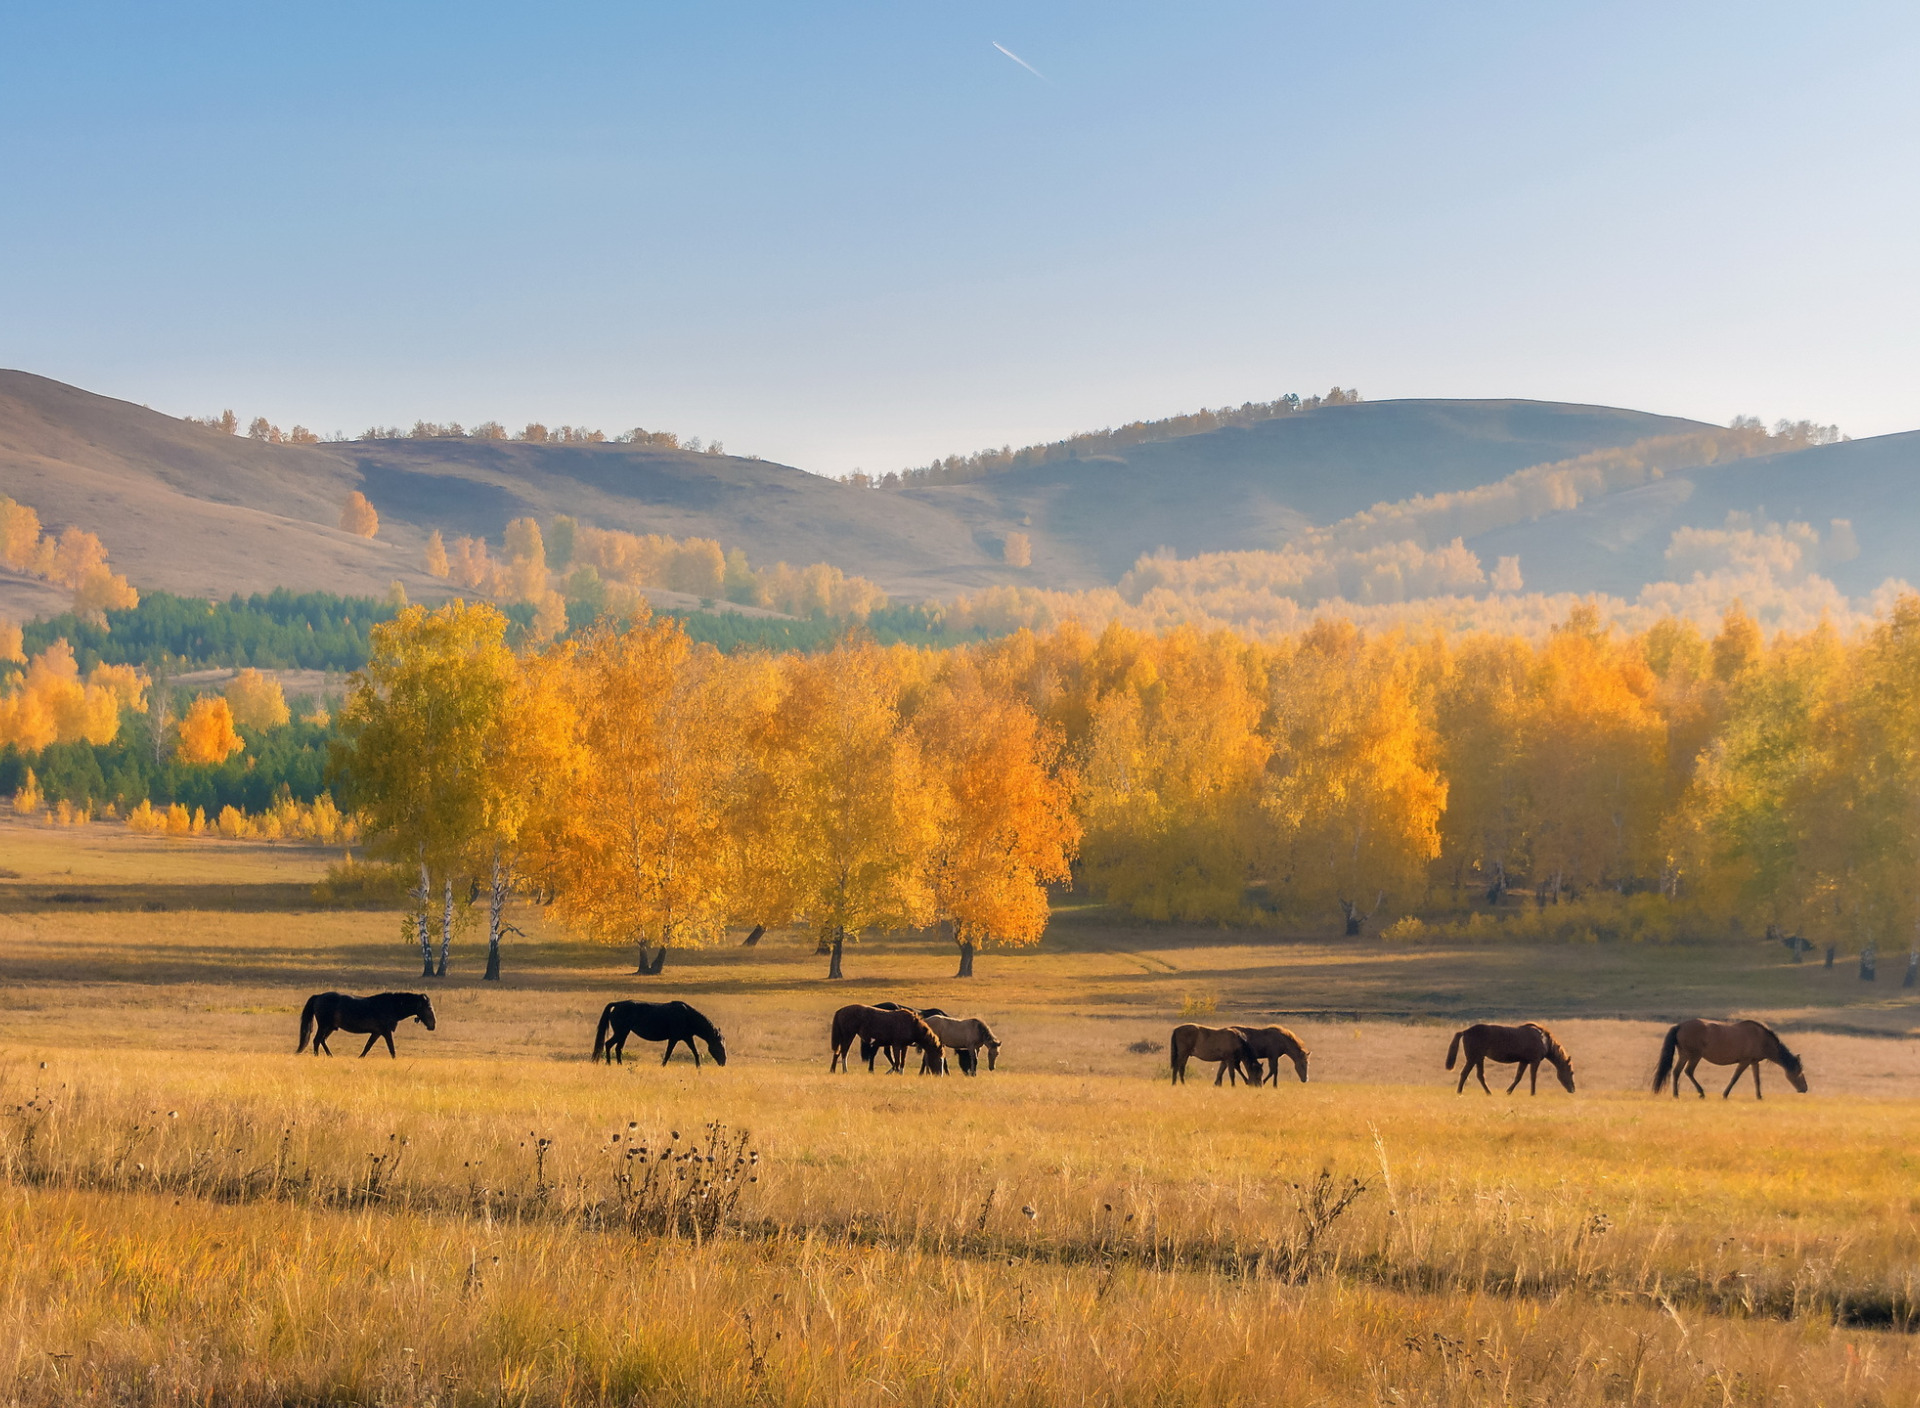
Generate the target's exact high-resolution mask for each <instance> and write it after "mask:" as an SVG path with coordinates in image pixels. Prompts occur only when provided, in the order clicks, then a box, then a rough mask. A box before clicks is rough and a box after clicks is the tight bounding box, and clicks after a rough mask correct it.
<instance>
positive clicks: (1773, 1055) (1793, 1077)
mask: <svg viewBox="0 0 1920 1408" xmlns="http://www.w3.org/2000/svg"><path fill="white" fill-rule="evenodd" d="M1702 1061H1705V1062H1707V1063H1708V1064H1709V1065H1714V1066H1732V1067H1734V1068H1735V1069H1734V1072H1733V1079H1732V1080H1730V1081H1728V1082H1727V1088H1726V1089H1725V1090H1724V1091H1722V1092H1721V1093H1720V1098H1721V1099H1722V1100H1724V1099H1726V1098H1727V1097H1728V1096H1729V1095H1732V1094H1733V1088H1734V1087H1735V1086H1736V1085H1738V1084H1740V1077H1741V1076H1743V1075H1745V1074H1746V1073H1747V1069H1748V1068H1749V1067H1751V1068H1752V1069H1753V1098H1754V1099H1756V1100H1758V1099H1759V1098H1760V1063H1761V1062H1762V1061H1772V1062H1773V1063H1774V1064H1776V1065H1777V1066H1779V1067H1780V1069H1781V1070H1783V1071H1785V1072H1786V1073H1787V1079H1788V1080H1789V1081H1790V1082H1792V1084H1793V1088H1794V1089H1795V1090H1797V1091H1799V1092H1800V1093H1801V1094H1802V1095H1805V1094H1806V1093H1807V1073H1806V1072H1805V1071H1804V1070H1803V1069H1802V1068H1801V1065H1800V1058H1799V1057H1798V1056H1796V1055H1794V1054H1793V1053H1792V1052H1791V1051H1789V1050H1787V1045H1786V1043H1785V1042H1783V1041H1781V1040H1780V1038H1779V1037H1777V1036H1775V1035H1774V1034H1773V1028H1771V1027H1769V1026H1767V1025H1766V1024H1765V1023H1763V1022H1754V1021H1745V1022H1709V1021H1707V1020H1706V1019H1705V1018H1703V1017H1694V1018H1692V1019H1690V1020H1688V1021H1685V1022H1680V1023H1678V1024H1676V1025H1674V1026H1672V1027H1669V1028H1668V1029H1667V1037H1666V1040H1665V1041H1663V1042H1662V1043H1661V1044H1660V1069H1659V1070H1658V1071H1657V1072H1656V1073H1655V1074H1654V1077H1653V1089H1654V1093H1655V1094H1658V1093H1659V1092H1660V1090H1661V1089H1662V1088H1663V1087H1665V1085H1666V1083H1667V1077H1668V1076H1672V1077H1673V1093H1674V1096H1675V1097H1676V1098H1678V1096H1679V1094H1680V1077H1681V1076H1683V1075H1684V1076H1685V1077H1686V1078H1687V1079H1688V1080H1690V1081H1693V1088H1694V1089H1695V1090H1697V1091H1699V1092H1700V1098H1701V1099H1702V1100H1704V1099H1706V1098H1707V1092H1706V1089H1705V1088H1704V1087H1703V1086H1702V1085H1701V1084H1700V1082H1699V1081H1698V1080H1695V1079H1694V1075H1693V1073H1694V1070H1695V1069H1696V1068H1697V1067H1698V1066H1699V1064H1700V1063H1701V1062H1702Z"/></svg>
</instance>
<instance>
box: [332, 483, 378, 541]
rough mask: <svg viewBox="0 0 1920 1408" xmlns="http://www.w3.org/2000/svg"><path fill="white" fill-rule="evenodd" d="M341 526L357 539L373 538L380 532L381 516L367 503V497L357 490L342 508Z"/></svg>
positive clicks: (349, 495) (350, 494) (348, 497)
mask: <svg viewBox="0 0 1920 1408" xmlns="http://www.w3.org/2000/svg"><path fill="white" fill-rule="evenodd" d="M340 526H341V528H342V529H344V530H345V531H347V532H349V533H352V534H354V535H355V536H357V537H361V538H371V537H372V536H373V535H374V534H376V533H378V532H379V531H380V515H379V514H378V513H377V512H375V511H374V507H373V505H372V504H370V503H368V502H367V496H366V495H365V494H363V493H361V492H360V491H359V490H358V489H355V490H353V491H352V492H351V493H349V494H348V495H347V501H346V503H345V504H344V505H342V506H341V509H340Z"/></svg>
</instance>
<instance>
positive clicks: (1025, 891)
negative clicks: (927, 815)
mask: <svg viewBox="0 0 1920 1408" xmlns="http://www.w3.org/2000/svg"><path fill="white" fill-rule="evenodd" d="M914 726H915V731H916V732H917V733H918V735H919V737H920V740H921V743H922V747H923V750H924V752H925V756H926V760H927V765H928V769H929V772H930V773H931V774H932V778H933V780H934V782H935V784H936V785H937V786H938V788H939V793H940V796H939V809H938V819H939V829H938V834H937V839H936V840H935V842H934V846H933V851H932V855H931V862H930V865H929V867H928V875H929V878H930V880H931V882H932V885H933V894H934V904H935V907H936V910H937V912H938V914H939V917H940V918H942V919H944V920H946V921H947V923H948V924H949V925H951V926H952V932H953V940H954V942H955V943H956V944H957V945H959V948H960V971H959V972H958V973H957V974H955V976H956V977H961V978H970V977H972V976H973V956H974V951H975V950H976V949H977V948H979V947H980V946H981V945H983V944H988V943H1000V944H1007V945H1024V944H1033V943H1038V942H1039V941H1040V936H1041V934H1042V933H1044V932H1045V930H1046V927H1047V913H1048V909H1047V891H1046V886H1047V884H1048V882H1050V881H1061V880H1065V879H1067V878H1068V865H1069V863H1070V861H1071V860H1072V858H1073V854H1074V852H1075V850H1076V849H1077V848H1078V846H1079V843H1080V823H1079V822H1078V820H1076V819H1075V817H1074V815H1073V806H1072V803H1073V797H1072V786H1071V780H1070V778H1068V777H1066V776H1063V774H1062V768H1061V760H1060V756H1061V740H1060V737H1059V734H1058V732H1057V731H1055V730H1049V729H1047V728H1045V727H1044V726H1043V725H1042V724H1041V722H1040V720H1039V718H1038V717H1036V716H1035V714H1034V712H1033V710H1032V708H1031V707H1029V706H1028V704H1027V702H1026V701H1025V700H1024V699H1020V698H1017V697H1015V696H1014V695H1013V694H1012V693H1011V692H1009V691H1005V690H995V689H990V688H989V687H988V686H987V684H986V682H985V681H984V680H983V679H982V677H981V673H980V671H979V670H978V668H976V667H975V666H974V665H973V663H972V662H971V661H970V660H968V659H967V658H966V657H964V656H959V657H955V658H954V660H953V661H952V663H951V665H950V667H949V668H948V670H947V672H946V675H945V677H944V678H942V679H941V680H940V681H939V682H938V683H937V684H936V685H935V687H934V690H933V693H932V696H931V698H930V699H929V700H928V701H927V703H926V704H925V705H923V706H922V708H921V710H920V712H919V714H918V715H917V716H916V718H915V720H914Z"/></svg>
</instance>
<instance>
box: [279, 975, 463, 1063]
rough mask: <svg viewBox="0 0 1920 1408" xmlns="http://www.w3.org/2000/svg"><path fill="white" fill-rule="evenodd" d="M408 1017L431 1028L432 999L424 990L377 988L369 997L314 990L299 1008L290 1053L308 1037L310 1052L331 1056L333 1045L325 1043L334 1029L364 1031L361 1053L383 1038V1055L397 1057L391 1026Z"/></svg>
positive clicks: (303, 1046) (304, 1046)
mask: <svg viewBox="0 0 1920 1408" xmlns="http://www.w3.org/2000/svg"><path fill="white" fill-rule="evenodd" d="M409 1017H413V1018H415V1019H417V1020H418V1021H419V1023H420V1025H421V1026H423V1027H425V1028H426V1029H427V1030H428V1031H432V1030H433V1003H432V1002H430V1001H429V1000H428V999H427V995H426V994H425V993H422V992H378V993H375V994H374V995H373V996H372V997H348V996H347V995H346V994H345V993H343V992H317V993H315V994H314V995H313V996H312V997H310V998H308V999H307V1005H306V1006H305V1007H303V1008H301V1009H300V1044H299V1045H298V1046H296V1047H294V1049H293V1050H294V1054H295V1055H296V1056H297V1055H299V1054H300V1053H301V1052H302V1051H305V1050H306V1049H307V1042H308V1041H309V1040H311V1041H312V1042H313V1054H314V1055H316V1056H318V1055H319V1054H320V1053H321V1052H322V1051H324V1052H326V1053H327V1055H329V1056H331V1055H333V1048H332V1047H330V1046H328V1045H327V1038H328V1037H330V1036H332V1035H333V1034H334V1033H335V1032H352V1033H353V1034H354V1035H355V1036H358V1035H360V1034H361V1033H362V1032H366V1033H368V1036H367V1044H366V1045H365V1046H363V1047H361V1048H360V1054H361V1055H362V1056H365V1055H366V1054H367V1053H368V1052H369V1051H371V1050H373V1044H374V1043H375V1042H376V1041H379V1040H381V1039H382V1038H385V1040H386V1043H387V1055H388V1056H389V1057H392V1058H393V1059H395V1060H398V1059H399V1057H398V1055H397V1054H396V1053H395V1051H394V1049H393V1029H394V1028H395V1027H397V1026H399V1025H400V1024H401V1023H402V1022H404V1021H406V1020H407V1018H409Z"/></svg>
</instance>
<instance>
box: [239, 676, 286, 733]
mask: <svg viewBox="0 0 1920 1408" xmlns="http://www.w3.org/2000/svg"><path fill="white" fill-rule="evenodd" d="M223 693H224V694H225V695H226V697H227V706H228V707H229V708H230V709H232V711H233V722H234V724H235V725H236V726H237V727H239V728H252V729H268V728H279V727H280V726H281V725H282V724H284V723H286V722H288V721H289V720H290V719H291V718H292V717H293V714H292V712H291V711H290V710H289V709H288V708H287V699H286V695H285V694H284V693H283V692H282V691H281V688H280V681H279V680H277V679H275V678H274V677H273V676H272V675H263V674H261V673H260V672H259V671H258V670H256V669H253V668H252V667H248V668H247V669H244V670H242V671H241V672H240V673H239V674H237V675H235V676H234V677H233V678H232V679H230V680H228V681H227V687H226V689H225V690H224V691H223Z"/></svg>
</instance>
